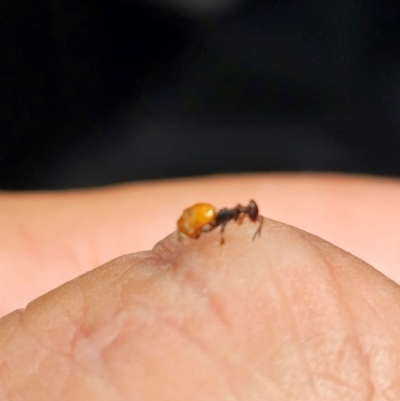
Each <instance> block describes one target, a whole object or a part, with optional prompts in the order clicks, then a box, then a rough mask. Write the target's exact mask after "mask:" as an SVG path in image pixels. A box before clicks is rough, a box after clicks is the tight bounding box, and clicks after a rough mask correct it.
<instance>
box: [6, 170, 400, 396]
mask: <svg viewBox="0 0 400 401" xmlns="http://www.w3.org/2000/svg"><path fill="white" fill-rule="evenodd" d="M244 194H245V196H246V198H243V196H244ZM248 197H252V198H254V199H255V200H256V201H257V202H258V204H259V207H260V210H261V213H262V214H264V215H267V216H268V219H265V220H264V225H263V229H262V233H261V237H260V238H257V239H255V240H254V241H251V238H252V235H253V233H254V230H255V229H256V225H255V224H256V223H252V222H250V221H249V220H248V219H245V220H244V221H243V223H242V224H241V225H240V226H238V225H237V224H235V223H232V222H231V223H229V224H228V226H227V228H226V232H225V245H223V246H220V243H219V240H220V237H219V233H218V230H214V231H212V232H210V233H206V234H204V235H202V236H201V237H200V238H199V239H197V240H191V239H183V240H182V241H179V240H178V236H177V234H176V233H172V234H170V235H168V236H167V237H166V238H164V239H163V240H161V241H160V242H158V243H157V244H156V245H155V247H154V248H153V249H152V250H151V251H142V252H139V253H135V254H128V253H129V252H135V251H139V250H143V249H149V248H150V247H151V246H152V244H154V243H155V242H156V241H157V240H158V239H159V238H162V237H163V236H165V235H167V234H168V233H170V232H171V231H172V230H173V229H174V225H175V222H176V220H177V218H178V217H179V216H180V213H181V212H182V210H183V209H184V208H185V207H187V206H189V205H191V204H193V203H196V202H199V201H200V202H201V201H206V202H210V203H212V204H215V205H217V206H218V207H219V206H220V207H224V206H228V207H232V206H235V205H236V203H238V202H240V203H242V204H247V202H248V199H247V198H248ZM399 202H400V184H399V182H398V181H397V180H390V179H377V178H371V177H345V176H330V175H258V176H232V177H213V178H202V179H192V180H176V181H170V182H161V183H142V184H134V185H126V186H120V187H111V188H105V189H99V190H87V191H70V192H65V193H47V194H44V193H37V194H30V193H27V194H13V193H4V194H2V195H1V196H0V219H1V222H2V224H1V227H0V268H1V277H2V280H1V283H0V286H1V287H0V293H1V294H2V296H1V300H2V304H1V308H2V310H1V311H2V314H5V313H7V312H9V311H11V310H13V309H15V308H17V307H23V306H24V305H25V304H26V303H27V302H29V301H30V300H31V299H33V298H35V297H37V296H39V295H41V294H43V293H45V292H46V291H48V290H50V289H51V288H54V287H56V286H57V285H60V284H62V283H63V282H65V281H67V280H69V279H72V278H73V277H77V276H79V274H81V273H84V272H86V271H88V270H90V269H92V268H94V267H96V266H97V265H99V264H102V263H104V262H106V261H108V260H110V259H112V258H114V257H117V258H116V259H114V260H111V261H109V262H107V263H105V264H103V265H102V266H100V267H99V268H97V269H94V270H91V271H89V272H87V273H86V274H83V275H81V276H79V277H77V278H75V279H73V280H72V281H70V282H67V283H66V284H63V285H61V286H60V287H58V288H56V289H55V290H53V291H51V292H49V293H47V294H46V295H43V296H41V297H39V298H37V299H36V300H34V301H32V302H30V303H29V304H28V306H27V307H26V309H24V310H17V311H15V312H12V313H10V314H8V315H6V316H4V317H3V318H2V319H0V399H1V400H3V399H4V400H7V401H8V400H13V401H14V400H55V399H57V400H74V401H75V400H78V401H79V400H89V399H93V400H128V399H129V400H161V401H163V400H174V401H176V400H188V399H190V400H246V401H247V400H269V399H271V400H274V401H275V400H352V401H358V400H398V399H400V377H399V374H398V372H399V371H400V288H399V285H398V284H397V283H398V282H400V268H399V259H400V253H399V251H398V249H400V246H399V245H400V240H399V238H400V236H399V235H397V232H398V227H399V224H400V217H399V215H400V214H399V213H398V205H399ZM276 220H280V221H283V222H285V223H288V224H292V225H295V226H297V227H299V228H301V229H302V230H300V229H298V228H295V227H293V226H290V225H287V224H283V223H280V222H278V221H276ZM303 230H305V231H303ZM306 231H309V232H312V233H313V234H317V235H318V236H319V237H318V236H315V235H312V234H309V233H307V232H306ZM320 237H324V238H325V239H327V240H329V241H330V242H333V243H335V244H337V245H339V246H340V247H341V248H344V249H346V251H350V252H352V253H353V254H354V255H357V256H359V257H361V258H362V259H364V260H365V261H366V262H369V263H370V264H372V265H374V266H375V267H376V268H377V269H379V271H378V270H375V269H374V268H373V267H371V266H370V265H369V264H367V263H366V262H364V261H362V260H361V259H359V258H357V257H356V256H353V255H352V254H350V253H348V252H346V251H344V250H343V249H341V248H339V247H337V246H334V245H332V244H331V243H329V242H327V241H325V240H322V239H321V238H320ZM123 254H127V255H125V256H120V257H118V256H119V255H123ZM388 277H390V279H389V278H388ZM396 282H397V283H396Z"/></svg>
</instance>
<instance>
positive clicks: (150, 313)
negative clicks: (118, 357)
mask: <svg viewBox="0 0 400 401" xmlns="http://www.w3.org/2000/svg"><path fill="white" fill-rule="evenodd" d="M130 300H133V301H134V302H135V307H134V308H133V309H134V310H135V311H136V312H137V311H140V312H144V316H146V318H150V319H151V320H153V321H155V322H157V323H159V322H161V323H162V324H163V326H164V327H165V328H167V329H169V330H172V331H173V332H174V333H176V334H177V335H178V337H179V338H181V339H184V340H186V342H187V343H188V344H190V345H191V346H193V347H194V348H195V349H197V350H198V351H200V353H201V354H202V355H203V356H204V357H205V358H206V359H207V360H209V361H212V362H213V364H214V366H220V367H221V368H220V369H219V372H220V373H221V374H222V375H223V376H224V377H225V378H226V377H229V376H227V372H228V371H229V369H227V368H226V362H225V361H223V359H222V358H221V356H219V358H217V356H216V355H214V350H212V349H211V348H210V346H207V344H206V343H204V342H202V341H200V339H199V338H197V339H196V337H194V336H193V335H192V334H191V333H190V332H189V331H188V330H186V329H185V324H184V323H183V324H179V323H178V322H177V321H176V320H175V321H173V320H171V319H168V318H165V316H164V315H165V313H162V312H160V310H159V309H158V308H156V307H154V306H152V305H150V304H149V303H147V302H143V301H142V300H140V299H139V297H137V296H133V297H130ZM138 307H139V309H138ZM135 316H140V314H138V313H135ZM223 368H224V369H223ZM225 383H226V384H228V383H234V381H231V380H228V379H226V380H225ZM228 387H229V388H231V396H230V397H229V399H232V400H235V401H236V400H237V401H240V400H241V398H239V397H238V396H237V395H235V394H236V391H235V390H234V389H233V388H232V385H229V384H228Z"/></svg>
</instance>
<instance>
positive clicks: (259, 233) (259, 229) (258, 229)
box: [251, 216, 264, 241]
mask: <svg viewBox="0 0 400 401" xmlns="http://www.w3.org/2000/svg"><path fill="white" fill-rule="evenodd" d="M257 221H258V223H259V224H258V227H257V230H256V232H255V233H254V235H253V238H252V239H251V240H252V241H254V239H255V238H256V237H257V236H258V237H260V236H261V228H262V225H263V222H264V219H263V218H262V217H261V216H257Z"/></svg>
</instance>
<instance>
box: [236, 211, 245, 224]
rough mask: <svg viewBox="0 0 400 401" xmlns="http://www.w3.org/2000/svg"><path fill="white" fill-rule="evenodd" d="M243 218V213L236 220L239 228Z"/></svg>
mask: <svg viewBox="0 0 400 401" xmlns="http://www.w3.org/2000/svg"><path fill="white" fill-rule="evenodd" d="M244 216H245V214H244V213H241V214H240V215H239V217H238V218H237V223H238V225H239V226H240V225H241V224H242V222H243V219H244Z"/></svg>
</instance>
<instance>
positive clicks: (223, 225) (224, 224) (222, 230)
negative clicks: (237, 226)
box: [219, 222, 227, 245]
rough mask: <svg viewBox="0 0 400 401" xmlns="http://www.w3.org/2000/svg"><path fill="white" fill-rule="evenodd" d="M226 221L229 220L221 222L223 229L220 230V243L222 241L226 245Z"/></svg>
mask: <svg viewBox="0 0 400 401" xmlns="http://www.w3.org/2000/svg"><path fill="white" fill-rule="evenodd" d="M226 223H227V222H225V223H222V224H221V231H220V232H221V238H220V240H219V243H220V244H221V245H224V244H225V238H224V231H225V227H226Z"/></svg>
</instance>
